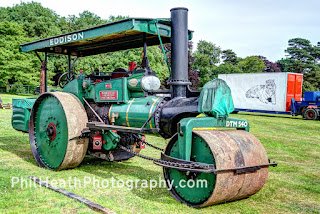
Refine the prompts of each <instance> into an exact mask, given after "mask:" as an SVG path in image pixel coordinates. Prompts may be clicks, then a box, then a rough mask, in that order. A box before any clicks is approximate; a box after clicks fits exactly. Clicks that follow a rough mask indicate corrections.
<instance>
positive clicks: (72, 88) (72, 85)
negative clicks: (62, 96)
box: [62, 76, 84, 104]
mask: <svg viewBox="0 0 320 214" xmlns="http://www.w3.org/2000/svg"><path fill="white" fill-rule="evenodd" d="M82 83H83V76H78V78H76V79H74V80H72V81H70V82H69V83H68V84H67V85H66V86H65V87H64V88H63V90H62V91H63V92H67V93H71V94H74V95H75V96H77V97H78V98H79V100H80V101H81V102H82V104H83V100H82V97H83V96H84V91H83V89H82Z"/></svg>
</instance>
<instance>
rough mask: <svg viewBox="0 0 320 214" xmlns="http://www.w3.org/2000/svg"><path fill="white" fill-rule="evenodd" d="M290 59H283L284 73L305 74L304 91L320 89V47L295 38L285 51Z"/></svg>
mask: <svg viewBox="0 0 320 214" xmlns="http://www.w3.org/2000/svg"><path fill="white" fill-rule="evenodd" d="M285 52H286V53H288V58H286V59H281V60H279V61H278V63H280V64H281V67H282V71H284V72H296V73H303V74H304V75H303V88H302V91H303V92H304V91H315V90H319V89H320V78H319V77H320V64H319V60H320V45H319V42H318V44H317V45H312V44H311V42H310V41H309V40H307V39H302V38H293V39H290V40H289V41H288V48H287V49H286V50H285Z"/></svg>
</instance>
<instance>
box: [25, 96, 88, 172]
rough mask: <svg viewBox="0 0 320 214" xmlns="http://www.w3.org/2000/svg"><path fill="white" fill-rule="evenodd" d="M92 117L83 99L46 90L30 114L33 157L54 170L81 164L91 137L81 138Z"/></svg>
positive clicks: (30, 137) (40, 163) (43, 165)
mask: <svg viewBox="0 0 320 214" xmlns="http://www.w3.org/2000/svg"><path fill="white" fill-rule="evenodd" d="M87 123H88V117H87V114H86V111H85V109H84V107H83V105H82V103H81V102H80V100H79V99H78V98H77V97H76V96H75V95H73V94H70V93H64V92H51V93H44V94H42V95H40V96H39V97H38V99H37V100H36V102H35V104H34V106H33V108H32V111H31V115H30V122H29V139H30V145H31V149H32V153H33V156H34V157H35V159H36V161H37V163H38V164H39V165H40V166H41V167H45V168H48V169H51V170H62V169H69V168H74V167H76V166H78V165H79V164H80V163H81V161H82V160H83V158H84V156H85V154H86V152H87V149H88V142H89V140H88V139H87V138H83V139H79V138H77V137H79V136H80V135H81V131H82V130H83V129H84V128H86V125H87Z"/></svg>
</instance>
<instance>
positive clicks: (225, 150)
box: [163, 130, 268, 207]
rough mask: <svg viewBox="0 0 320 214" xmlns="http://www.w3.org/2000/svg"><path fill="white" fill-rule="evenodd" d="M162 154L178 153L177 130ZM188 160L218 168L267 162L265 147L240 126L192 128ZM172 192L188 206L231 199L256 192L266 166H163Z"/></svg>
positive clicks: (175, 156) (202, 205) (265, 171)
mask: <svg viewBox="0 0 320 214" xmlns="http://www.w3.org/2000/svg"><path fill="white" fill-rule="evenodd" d="M165 154H166V155H169V156H171V157H174V158H180V157H179V143H178V136H177V134H176V135H174V136H173V137H172V138H171V140H170V141H169V143H168V145H167V147H166V149H165ZM191 161H195V162H200V163H207V164H213V165H214V166H215V168H216V169H217V170H218V169H232V168H237V167H247V166H254V165H260V164H261V165H262V164H268V157H267V154H266V151H265V149H264V147H263V146H262V144H261V143H260V141H259V140H258V139H257V138H255V137H254V136H253V135H252V134H250V133H249V132H246V131H242V130H197V131H193V136H192V148H191ZM163 171H164V178H165V180H166V182H167V186H168V188H170V187H171V186H172V188H171V189H169V191H170V193H171V194H172V196H173V197H174V198H175V199H176V200H178V201H180V202H183V203H186V204H187V205H189V206H191V207H205V206H209V205H212V204H217V203H223V202H227V201H234V200H237V199H241V198H246V197H248V196H250V195H253V194H255V193H257V192H258V191H259V190H260V189H261V188H262V187H263V185H264V184H265V182H266V180H267V177H268V167H263V168H260V169H259V170H256V171H253V172H252V171H251V172H244V173H238V174H237V173H235V172H234V171H223V172H218V174H210V173H204V172H190V171H179V170H177V169H172V168H165V167H164V168H163Z"/></svg>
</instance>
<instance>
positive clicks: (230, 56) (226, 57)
mask: <svg viewBox="0 0 320 214" xmlns="http://www.w3.org/2000/svg"><path fill="white" fill-rule="evenodd" d="M221 58H222V59H223V62H224V63H230V64H232V65H237V64H238V61H239V60H238V57H237V55H236V53H235V52H233V51H232V50H231V49H227V50H223V51H222V56H221Z"/></svg>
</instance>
